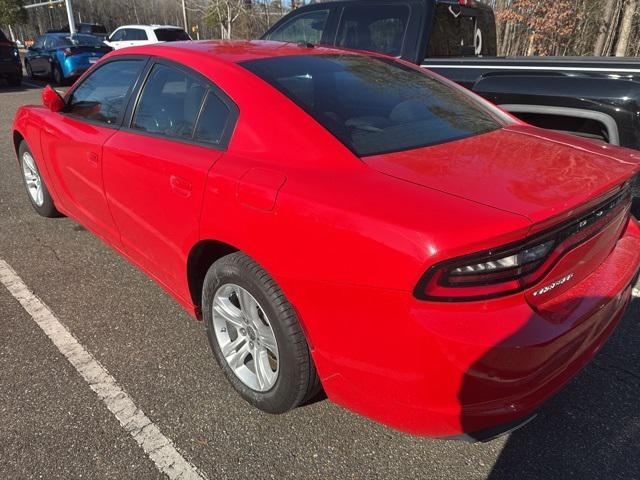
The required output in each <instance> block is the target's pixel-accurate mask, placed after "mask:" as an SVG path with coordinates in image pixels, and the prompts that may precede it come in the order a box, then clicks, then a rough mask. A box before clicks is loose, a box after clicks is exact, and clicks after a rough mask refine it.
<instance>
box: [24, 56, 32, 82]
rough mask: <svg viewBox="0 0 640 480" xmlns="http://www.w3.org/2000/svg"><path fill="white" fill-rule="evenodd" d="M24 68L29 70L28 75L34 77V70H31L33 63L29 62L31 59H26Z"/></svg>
mask: <svg viewBox="0 0 640 480" xmlns="http://www.w3.org/2000/svg"><path fill="white" fill-rule="evenodd" d="M24 69H25V70H26V71H27V77H28V78H33V70H31V63H29V61H27V60H25V62H24Z"/></svg>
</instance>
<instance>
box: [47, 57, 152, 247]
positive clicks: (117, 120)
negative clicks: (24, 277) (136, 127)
mask: <svg viewBox="0 0 640 480" xmlns="http://www.w3.org/2000/svg"><path fill="white" fill-rule="evenodd" d="M146 61H147V59H146V58H144V57H125V58H118V59H114V60H112V61H107V62H105V63H104V64H103V65H101V66H99V67H98V68H97V69H96V70H94V71H93V72H92V73H91V74H89V75H88V76H87V77H86V78H85V79H84V80H83V81H82V83H80V84H79V85H78V86H77V87H75V88H74V89H73V90H72V91H71V92H70V93H69V94H68V95H67V97H66V102H67V106H66V108H65V109H64V110H63V111H62V112H60V113H57V114H55V115H52V116H50V117H47V120H46V121H45V123H44V125H43V130H42V134H41V135H42V136H41V142H42V149H43V152H45V155H46V156H47V166H48V169H49V173H50V175H51V177H52V179H53V183H54V185H53V188H54V189H55V191H56V193H57V194H58V196H59V197H60V202H61V203H62V207H63V208H64V210H65V211H66V212H68V213H69V214H70V215H71V216H73V217H75V218H76V219H78V220H79V221H80V222H81V223H83V224H85V225H86V226H87V227H88V228H90V229H91V230H93V231H94V232H95V233H97V234H98V235H100V236H102V237H104V238H106V239H108V240H109V241H111V242H114V243H118V242H119V234H118V232H117V229H116V227H115V223H114V222H113V218H112V217H111V214H110V212H109V209H108V206H107V201H106V198H105V194H104V188H103V181H102V146H103V144H104V142H105V141H106V140H107V139H108V138H110V137H111V136H113V134H114V133H115V132H116V131H117V129H118V127H119V126H120V124H121V121H122V118H123V116H124V111H125V108H126V102H127V100H128V97H129V95H130V92H131V91H132V90H133V88H134V87H135V83H136V81H137V79H138V77H139V76H140V73H141V72H142V70H143V69H144V65H145V63H146Z"/></svg>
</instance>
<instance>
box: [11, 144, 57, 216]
mask: <svg viewBox="0 0 640 480" xmlns="http://www.w3.org/2000/svg"><path fill="white" fill-rule="evenodd" d="M18 155H19V156H20V170H21V171H22V179H23V180H24V186H25V188H26V189H27V196H28V197H29V201H30V202H31V205H32V206H33V208H34V209H35V211H36V212H38V214H40V215H42V216H43V217H49V218H52V217H59V216H60V212H59V211H58V210H57V209H56V207H55V205H54V204H53V199H52V198H51V195H50V194H49V190H48V189H47V185H46V184H45V182H44V180H43V178H42V176H41V175H40V170H39V169H38V165H37V164H36V161H35V158H34V157H33V153H31V150H29V147H28V146H27V143H26V142H24V141H23V142H22V143H21V144H20V148H19V150H18Z"/></svg>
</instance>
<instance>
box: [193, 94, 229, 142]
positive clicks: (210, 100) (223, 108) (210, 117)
mask: <svg viewBox="0 0 640 480" xmlns="http://www.w3.org/2000/svg"><path fill="white" fill-rule="evenodd" d="M229 116H230V112H229V108H228V107H227V105H226V104H225V103H224V102H223V101H222V100H221V99H220V97H218V96H217V95H216V94H215V93H213V92H212V91H209V93H208V95H207V99H206V100H205V104H204V106H203V107H202V113H201V114H200V118H199V119H198V125H197V126H196V133H195V135H194V140H196V141H197V142H203V143H211V144H214V145H217V144H219V143H220V140H222V134H223V133H224V130H225V127H226V126H227V122H228V121H229Z"/></svg>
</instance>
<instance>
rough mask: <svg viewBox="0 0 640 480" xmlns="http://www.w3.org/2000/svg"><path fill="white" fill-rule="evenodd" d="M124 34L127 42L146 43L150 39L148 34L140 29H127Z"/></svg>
mask: <svg viewBox="0 0 640 480" xmlns="http://www.w3.org/2000/svg"><path fill="white" fill-rule="evenodd" d="M124 32H125V33H124V39H125V40H126V41H141V40H142V41H144V40H148V39H149V38H148V37H147V32H145V31H144V30H141V29H139V28H126V29H125V31H124Z"/></svg>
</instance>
